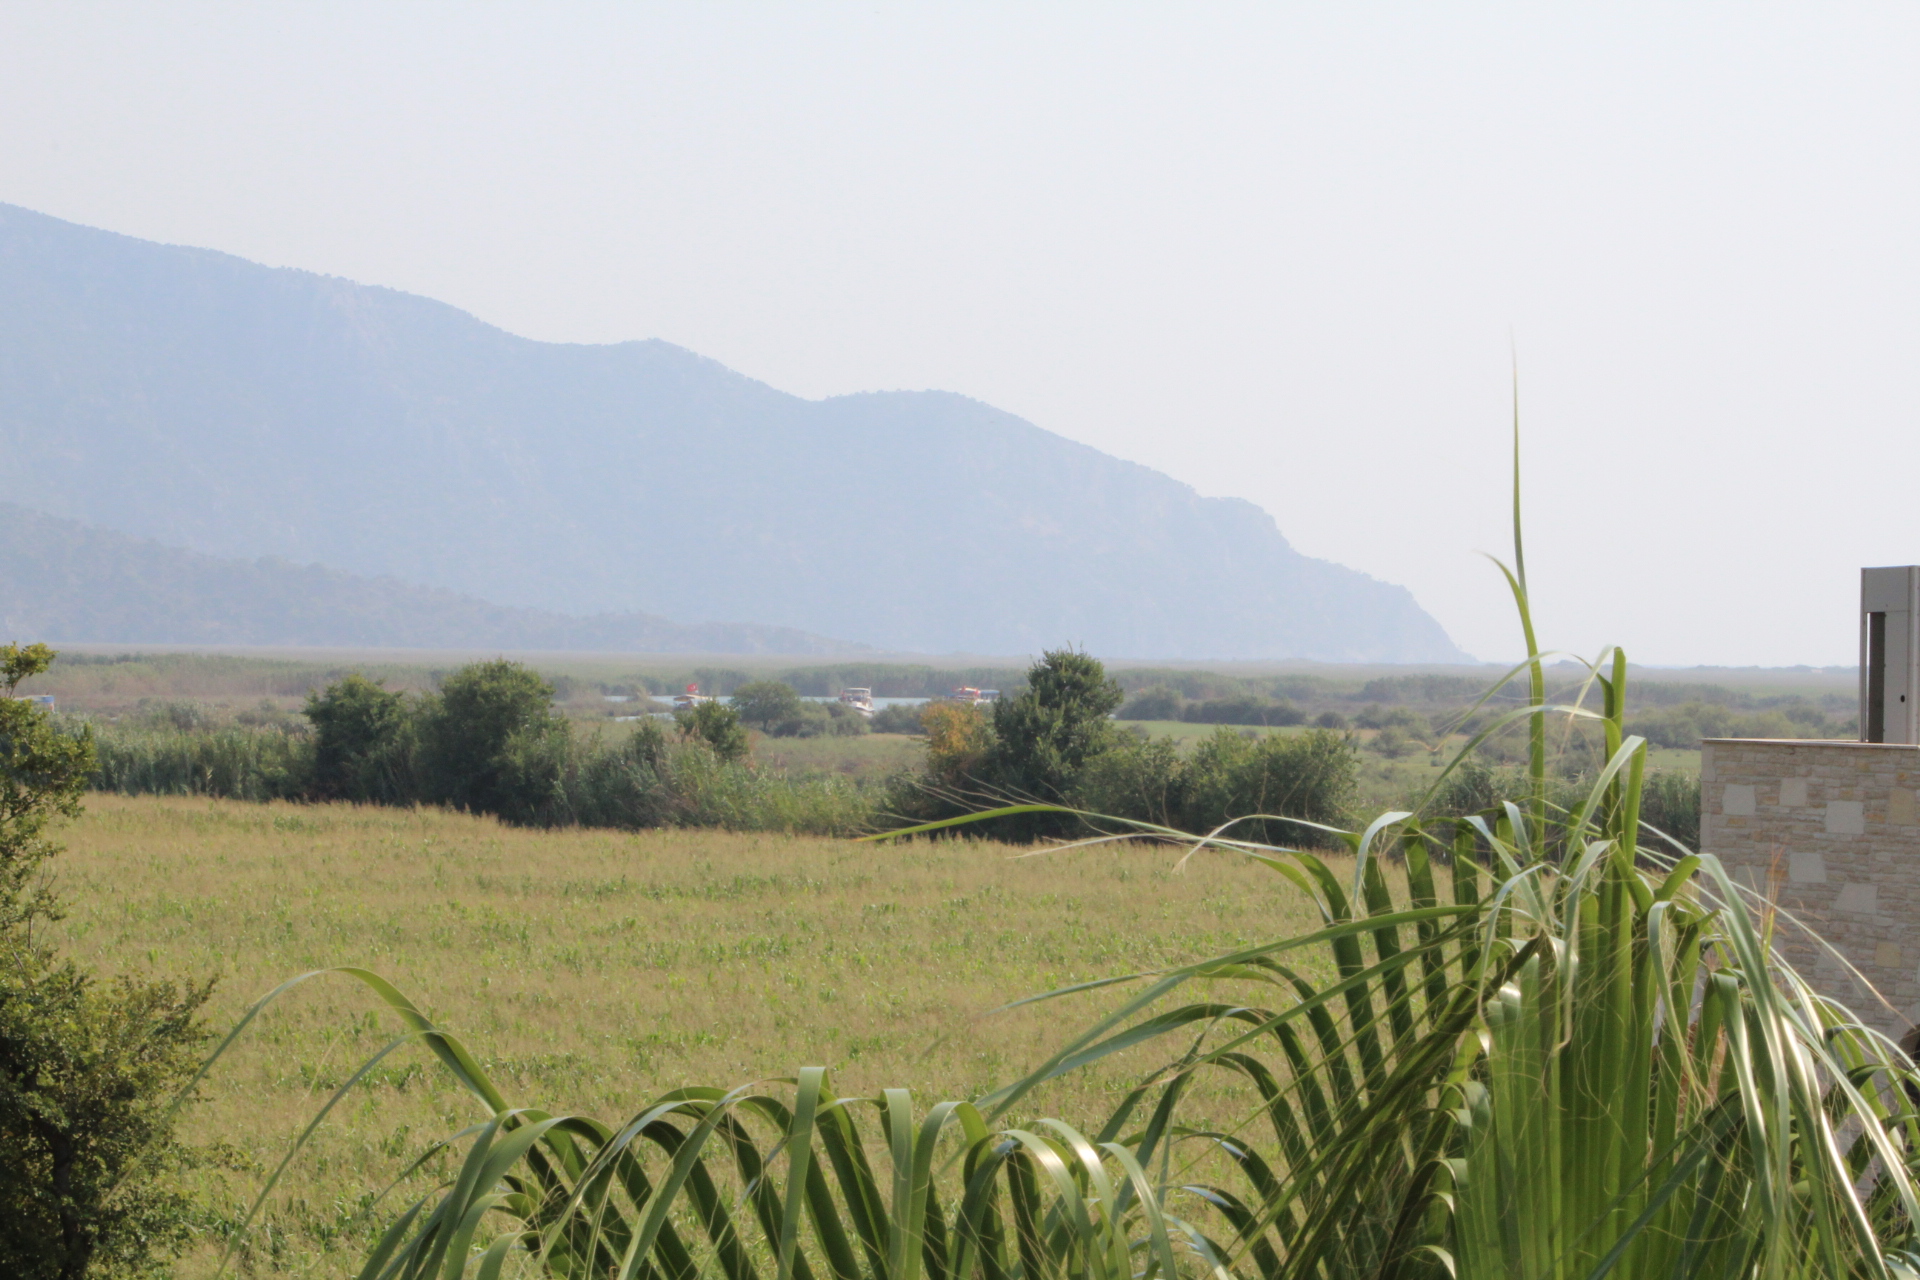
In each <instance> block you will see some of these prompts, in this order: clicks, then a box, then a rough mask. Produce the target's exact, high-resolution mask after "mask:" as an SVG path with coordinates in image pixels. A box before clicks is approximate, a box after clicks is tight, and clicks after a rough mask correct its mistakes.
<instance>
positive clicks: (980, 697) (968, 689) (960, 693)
mask: <svg viewBox="0 0 1920 1280" xmlns="http://www.w3.org/2000/svg"><path fill="white" fill-rule="evenodd" d="M947 701H949V702H958V703H962V704H964V705H966V706H969V707H980V706H985V705H986V704H987V703H989V702H998V701H1000V691H999V690H998V689H976V688H974V687H973V686H972V685H970V684H966V685H961V686H960V687H959V688H958V689H955V690H954V691H953V693H952V695H951V696H950V697H949V698H948V699H947Z"/></svg>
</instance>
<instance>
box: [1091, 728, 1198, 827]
mask: <svg viewBox="0 0 1920 1280" xmlns="http://www.w3.org/2000/svg"><path fill="white" fill-rule="evenodd" d="M1187 786H1188V776H1187V762H1186V761H1185V760H1182V759H1181V758H1180V749H1179V747H1178V746H1177V745H1176V744H1175V743H1174V741H1173V739H1171V738H1156V737H1149V736H1147V735H1146V734H1143V733H1140V732H1138V731H1134V732H1131V733H1122V734H1117V735H1115V740H1114V743H1113V745H1112V746H1111V747H1109V748H1108V749H1107V750H1105V751H1102V752H1101V753H1100V754H1099V755H1097V756H1095V757H1094V758H1093V759H1091V760H1089V761H1088V762H1087V765H1086V768H1084V769H1083V770H1081V773H1080V776H1079V778H1077V779H1076V780H1075V783H1074V803H1075V807H1077V808H1080V809H1085V810H1088V811H1090V812H1093V813H1099V814H1105V815H1110V816H1112V817H1115V818H1123V819H1129V820H1132V821H1136V822H1151V823H1156V824H1158V825H1161V826H1166V827H1183V824H1184V823H1185V821H1186V812H1187V807H1188V806H1187Z"/></svg>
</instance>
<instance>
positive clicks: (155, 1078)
mask: <svg viewBox="0 0 1920 1280" xmlns="http://www.w3.org/2000/svg"><path fill="white" fill-rule="evenodd" d="M0 946H6V947H7V949H8V950H9V951H10V952H11V954H10V955H9V956H8V962H7V963H6V964H5V965H3V966H0V1146H3V1147H4V1149H5V1151H6V1153H7V1158H6V1159H5V1160H4V1161H0V1205H4V1206H5V1207H6V1212H5V1213H3V1214H0V1272H4V1274H5V1275H7V1276H8V1277H10V1278H17V1280H77V1277H81V1276H87V1275H100V1276H136V1275H146V1274H150V1269H151V1264H152V1263H153V1262H154V1261H155V1257H156V1255H164V1254H170V1253H178V1252H179V1251H180V1249H181V1248H182V1247H183V1246H184V1245H185V1244H186V1242H187V1240H188V1238H189V1226H190V1222H191V1217H192V1206H191V1203H190V1201H189V1200H188V1198H187V1196H186V1195H184V1194H183V1193H182V1192H181V1191H180V1190H179V1189H178V1188H177V1186H176V1185H175V1184H174V1183H173V1182H172V1180H171V1178H170V1175H173V1174H175V1173H177V1172H178V1171H180V1170H182V1169H185V1168H187V1167H189V1166H191V1165H193V1164H194V1163H196V1161H197V1153H196V1152H195V1151H194V1150H192V1149H191V1148H189V1147H187V1146H186V1145H185V1144H184V1143H182V1142H181V1141H180V1140H179V1137H178V1136H177V1134H176V1133H175V1131H174V1126H173V1120H172V1113H171V1110H170V1103H171V1101H172V1099H173V1097H174V1095H176V1094H177V1093H178V1092H179V1091H180V1089H181V1088H182V1087H183V1086H185V1085H186V1084H187V1082H188V1081H189V1080H190V1079H191V1078H192V1076H193V1073H194V1070H195V1068H196V1067H198V1066H199V1060H200V1054H201V1053H202V1052H203V1046H204V1044H205V1042H206V1039H207V1036H206V1031H205V1028H204V1027H203V1026H202V1025H201V1023H200V1021H199V1019H198V1016H197V1015H198V1013H199V1010H200V1008H201V1006H202V1005H203V1004H204V1003H205V1002H206V999H207V996H208V995H209V994H210V993H211V989H212V987H211V984H210V983H209V984H207V985H205V986H199V987H182V986H179V985H177V984H174V983H169V982H142V981H135V980H133V979H122V980H121V981H119V982H118V983H114V984H111V985H104V986H103V985H102V984H101V983H99V982H97V981H96V980H94V979H93V978H91V977H90V976H89V975H87V974H86V973H85V972H83V971H82V970H80V969H79V968H77V967H76V966H74V965H72V964H70V963H67V964H63V963H59V962H57V961H56V960H55V959H54V957H53V956H52V954H51V953H50V952H48V951H46V950H45V949H41V948H34V947H24V946H21V945H20V940H19V939H10V940H8V942H6V943H0Z"/></svg>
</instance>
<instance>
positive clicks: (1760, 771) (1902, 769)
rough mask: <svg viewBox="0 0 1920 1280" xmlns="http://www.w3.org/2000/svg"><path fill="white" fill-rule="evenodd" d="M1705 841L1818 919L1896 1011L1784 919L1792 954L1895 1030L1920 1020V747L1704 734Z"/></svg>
mask: <svg viewBox="0 0 1920 1280" xmlns="http://www.w3.org/2000/svg"><path fill="white" fill-rule="evenodd" d="M1701 748H1702V755H1701V767H1700V783H1701V786H1700V845H1701V848H1702V849H1703V850H1705V851H1707V852H1709V853H1713V854H1716V855H1718V856H1719V858H1720V860H1721V861H1722V862H1724V863H1725V864H1726V865H1727V868H1728V870H1729V871H1730V872H1731V873H1732V874H1733V875H1734V877H1735V878H1736V879H1737V880H1740V881H1742V882H1743V883H1745V884H1747V885H1749V886H1750V887H1752V888H1755V889H1757V890H1759V891H1760V892H1762V893H1767V892H1769V890H1771V893H1772V895H1773V897H1774V900H1775V901H1777V902H1778V903H1779V904H1780V906H1781V907H1783V908H1784V909H1786V910H1788V911H1791V912H1793V913H1794V914H1795V915H1797V916H1798V917H1800V918H1801V919H1802V920H1805V921H1806V922H1807V923H1808V924H1810V925H1811V926H1812V927H1813V928H1814V929H1816V930H1818V931H1819V932H1820V933H1821V934H1822V936H1824V937H1825V938H1826V939H1827V940H1828V941H1829V942H1831V943H1832V944H1833V945H1834V946H1835V947H1836V948H1837V949H1838V950H1839V951H1840V952H1841V953H1843V954H1844V955H1845V956H1846V957H1847V959H1848V960H1849V961H1850V962H1851V963H1852V964H1853V965H1854V966H1856V967H1857V968H1858V969H1859V970H1860V971H1861V973H1862V974H1864V975H1865V976H1866V978H1867V979H1868V981H1870V982H1871V983H1872V984H1873V985H1874V987H1875V988H1877V989H1878V991H1879V992H1880V993H1881V995H1882V996H1884V997H1885V998H1886V1000H1887V1001H1888V1002H1889V1003H1891V1004H1892V1005H1893V1007H1894V1008H1893V1010H1891V1011H1890V1010H1888V1009H1886V1008H1884V1007H1882V1006H1880V1005H1879V1004H1878V1002H1876V1001H1874V1000H1873V999H1872V998H1871V996H1870V995H1869V994H1868V993H1867V992H1865V991H1862V990H1859V989H1858V985H1857V984H1856V983H1855V982H1853V980H1852V979H1851V978H1849V977H1847V976H1846V974H1845V971H1844V970H1843V969H1841V967H1840V966H1839V965H1838V964H1837V963H1835V962H1834V961H1833V960H1832V959H1831V958H1829V957H1825V956H1820V955H1817V954H1816V953H1815V952H1814V949H1813V948H1812V947H1811V946H1809V945H1808V944H1807V943H1806V942H1805V941H1804V940H1802V939H1800V938H1798V937H1796V936H1794V935H1793V931H1792V930H1788V929H1783V930H1782V931H1781V932H1780V934H1779V935H1778V941H1779V942H1780V943H1781V944H1782V949H1783V950H1784V951H1785V952H1786V954H1787V955H1788V957H1789V958H1790V959H1791V960H1792V961H1793V962H1794V963H1795V964H1796V965H1797V966H1799V967H1800V968H1801V971H1802V972H1803V973H1809V974H1811V975H1812V976H1813V977H1814V979H1815V981H1816V983H1817V984H1819V985H1821V986H1822V987H1823V989H1824V990H1825V991H1826V992H1827V993H1828V994H1830V995H1832V996H1834V997H1835V998H1837V999H1840V1000H1844V1001H1847V1002H1848V1003H1849V1004H1850V1005H1851V1006H1852V1008H1853V1009H1854V1010H1855V1011H1856V1012H1858V1013H1859V1014H1860V1015H1861V1016H1862V1017H1863V1018H1868V1019H1869V1020H1871V1021H1872V1022H1874V1023H1875V1025H1877V1026H1879V1027H1880V1028H1881V1029H1882V1030H1884V1031H1886V1032H1888V1033H1889V1034H1892V1035H1896V1036H1897V1035H1902V1034H1904V1033H1905V1032H1906V1031H1907V1030H1908V1028H1909V1027H1911V1026H1913V1025H1914V1024H1915V1023H1920V927H1917V926H1920V813H1916V800H1915V792H1916V789H1920V746H1910V745H1905V744H1895V743H1871V742H1813V741H1804V740H1774V739H1754V738H1717V739H1709V740H1707V741H1706V742H1704V743H1702V744H1701Z"/></svg>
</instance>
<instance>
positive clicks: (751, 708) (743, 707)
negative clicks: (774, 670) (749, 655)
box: [731, 680, 807, 737]
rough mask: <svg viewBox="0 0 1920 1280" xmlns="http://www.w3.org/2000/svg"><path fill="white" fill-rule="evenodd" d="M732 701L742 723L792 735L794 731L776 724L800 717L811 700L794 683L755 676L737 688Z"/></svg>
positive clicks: (764, 730) (787, 735)
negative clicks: (783, 729) (779, 728)
mask: <svg viewBox="0 0 1920 1280" xmlns="http://www.w3.org/2000/svg"><path fill="white" fill-rule="evenodd" d="M731 705H732V707H733V710H734V713H735V714H736V715H738V716H739V717H740V721H741V723H743V724H746V725H748V726H750V727H752V728H755V729H758V730H760V731H761V732H762V733H770V734H773V735H774V736H776V737H790V736H793V735H792V734H791V733H781V732H780V731H779V730H778V729H776V727H775V726H782V727H784V726H786V725H787V724H789V723H790V722H796V721H798V720H799V719H800V708H801V707H803V706H806V705H807V704H806V703H804V702H802V701H801V700H800V695H799V694H797V693H795V692H794V691H793V686H792V685H788V684H782V683H781V682H780V681H778V680H755V681H753V682H751V683H750V684H743V685H741V686H740V687H739V688H738V689H735V690H734V691H733V702H732V704H731Z"/></svg>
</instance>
